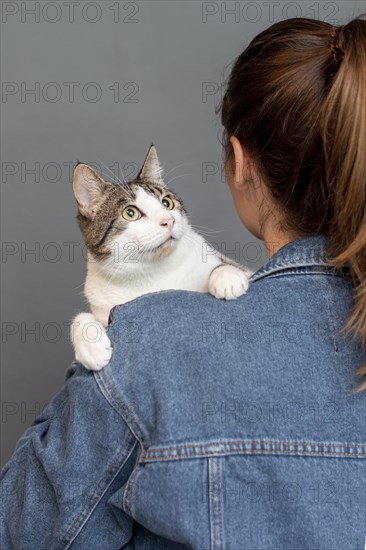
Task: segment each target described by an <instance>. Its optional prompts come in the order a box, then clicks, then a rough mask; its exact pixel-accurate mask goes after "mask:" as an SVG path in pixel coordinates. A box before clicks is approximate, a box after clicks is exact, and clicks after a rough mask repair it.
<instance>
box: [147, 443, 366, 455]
mask: <svg viewBox="0 0 366 550" xmlns="http://www.w3.org/2000/svg"><path fill="white" fill-rule="evenodd" d="M246 444H252V445H295V446H298V447H299V446H300V445H304V446H308V447H320V446H322V447H340V446H343V447H355V448H360V449H365V451H366V444H363V443H362V444H361V443H330V442H329V443H328V442H326V441H325V442H324V441H322V442H320V443H315V442H311V441H309V442H308V441H283V440H280V439H279V440H277V441H267V440H265V439H260V440H252V439H239V440H235V441H225V440H222V441H212V442H211V441H210V442H208V443H192V444H188V445H186V444H185V443H183V444H182V445H179V444H178V445H170V446H162V447H160V448H157V449H158V451H159V450H163V451H170V450H178V449H189V448H191V449H193V448H197V447H208V446H211V445H246ZM151 452H154V450H152V449H151V448H150V449H148V450H147V451H146V454H147V453H151Z"/></svg>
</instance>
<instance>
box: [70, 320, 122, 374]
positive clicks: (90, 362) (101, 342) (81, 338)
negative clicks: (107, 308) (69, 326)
mask: <svg viewBox="0 0 366 550" xmlns="http://www.w3.org/2000/svg"><path fill="white" fill-rule="evenodd" d="M74 326H75V327H76V328H75V330H74V333H73V334H72V338H71V339H72V343H73V346H74V350H75V358H76V360H77V361H79V362H80V363H81V364H82V365H84V367H85V368H87V369H88V370H92V371H99V370H101V369H102V368H104V367H105V366H106V365H108V363H109V361H110V359H111V356H112V346H111V342H110V340H109V338H108V335H107V333H106V331H105V329H104V327H103V325H102V324H101V323H99V322H98V321H96V320H95V318H94V317H93V316H92V315H91V314H89V313H81V314H80V315H78V316H77V317H76V318H75V320H74Z"/></svg>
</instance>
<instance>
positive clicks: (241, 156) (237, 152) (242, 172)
mask: <svg viewBox="0 0 366 550" xmlns="http://www.w3.org/2000/svg"><path fill="white" fill-rule="evenodd" d="M230 143H231V145H232V148H233V157H234V158H233V162H234V166H233V167H232V180H231V182H232V185H234V187H235V188H236V189H237V190H238V191H245V190H247V189H248V187H249V186H250V185H253V183H254V182H255V181H256V178H257V176H258V174H257V171H256V168H255V163H254V161H253V158H252V155H251V154H250V152H249V151H248V149H247V148H246V147H245V146H244V145H242V144H241V143H240V141H239V140H238V138H236V137H235V136H231V137H230Z"/></svg>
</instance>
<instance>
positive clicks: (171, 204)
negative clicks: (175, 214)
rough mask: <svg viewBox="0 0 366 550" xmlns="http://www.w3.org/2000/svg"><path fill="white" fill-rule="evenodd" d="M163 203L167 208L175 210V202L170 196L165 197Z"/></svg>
mask: <svg viewBox="0 0 366 550" xmlns="http://www.w3.org/2000/svg"><path fill="white" fill-rule="evenodd" d="M161 204H162V205H163V206H165V208H166V209H167V210H173V208H174V202H173V201H172V199H171V198H170V197H168V196H166V197H164V198H163V200H162V201H161Z"/></svg>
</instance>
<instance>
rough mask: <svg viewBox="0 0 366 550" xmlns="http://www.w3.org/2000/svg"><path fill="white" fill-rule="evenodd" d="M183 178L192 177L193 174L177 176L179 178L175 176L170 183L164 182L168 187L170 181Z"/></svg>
mask: <svg viewBox="0 0 366 550" xmlns="http://www.w3.org/2000/svg"><path fill="white" fill-rule="evenodd" d="M184 176H193V174H179V176H175V177H174V178H173V179H171V180H170V181H168V182H166V183H167V185H170V184H171V183H172V181H174V180H176V179H178V178H184Z"/></svg>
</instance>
